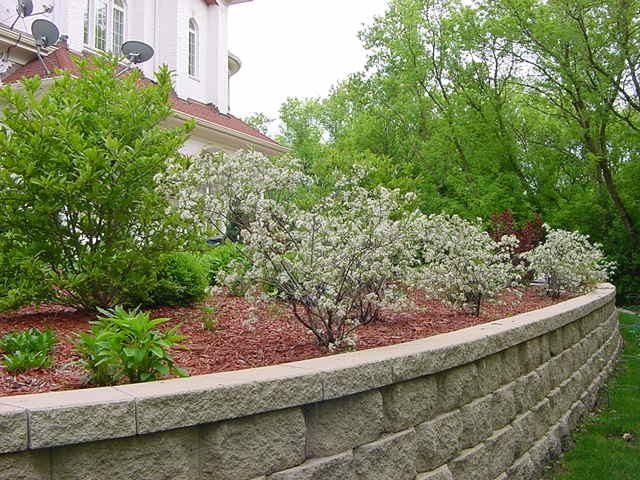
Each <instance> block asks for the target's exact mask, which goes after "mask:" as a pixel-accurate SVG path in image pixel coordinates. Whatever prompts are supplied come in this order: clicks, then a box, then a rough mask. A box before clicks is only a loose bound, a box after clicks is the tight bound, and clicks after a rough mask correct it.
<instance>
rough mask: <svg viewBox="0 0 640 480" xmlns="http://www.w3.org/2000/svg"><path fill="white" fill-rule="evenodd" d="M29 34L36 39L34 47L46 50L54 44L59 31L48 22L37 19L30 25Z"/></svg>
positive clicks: (58, 36)
mask: <svg viewBox="0 0 640 480" xmlns="http://www.w3.org/2000/svg"><path fill="white" fill-rule="evenodd" d="M31 33H32V34H33V38H35V39H36V45H37V46H38V47H41V48H47V47H50V46H51V45H53V44H55V43H56V42H57V41H58V39H59V38H60V30H58V27H56V25H55V24H54V23H52V22H50V21H49V20H44V19H42V18H39V19H37V20H34V21H33V23H32V24H31Z"/></svg>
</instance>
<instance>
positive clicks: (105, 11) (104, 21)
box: [84, 0, 127, 53]
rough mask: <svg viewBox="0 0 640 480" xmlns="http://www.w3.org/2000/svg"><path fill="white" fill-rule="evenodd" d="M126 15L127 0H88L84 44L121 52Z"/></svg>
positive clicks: (124, 35)
mask: <svg viewBox="0 0 640 480" xmlns="http://www.w3.org/2000/svg"><path fill="white" fill-rule="evenodd" d="M126 15H127V6H126V0H87V3H86V10H85V14H84V44H85V45H86V46H87V47H89V48H95V49H97V50H103V51H107V50H109V51H112V52H114V53H119V52H120V47H121V46H122V44H123V43H124V41H125V37H126Z"/></svg>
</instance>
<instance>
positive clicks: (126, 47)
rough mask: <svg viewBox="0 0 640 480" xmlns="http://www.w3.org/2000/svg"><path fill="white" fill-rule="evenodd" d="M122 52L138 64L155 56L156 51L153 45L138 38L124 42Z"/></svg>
mask: <svg viewBox="0 0 640 480" xmlns="http://www.w3.org/2000/svg"><path fill="white" fill-rule="evenodd" d="M121 50H122V54H123V55H124V56H125V57H127V59H128V60H129V61H130V62H131V63H135V64H136V65H137V64H139V63H144V62H146V61H147V60H150V59H151V57H153V54H154V51H153V48H152V47H151V45H147V44H146V43H144V42H139V41H137V40H129V41H128V42H125V43H123V44H122V49H121Z"/></svg>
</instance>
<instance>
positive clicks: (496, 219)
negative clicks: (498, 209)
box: [489, 210, 545, 254]
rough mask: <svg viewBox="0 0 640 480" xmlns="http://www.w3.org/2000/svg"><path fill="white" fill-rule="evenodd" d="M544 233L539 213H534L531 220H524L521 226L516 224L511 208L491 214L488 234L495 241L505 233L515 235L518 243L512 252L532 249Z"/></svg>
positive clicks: (539, 241)
mask: <svg viewBox="0 0 640 480" xmlns="http://www.w3.org/2000/svg"><path fill="white" fill-rule="evenodd" d="M544 234H545V230H544V225H543V223H542V217H541V216H540V215H536V216H535V217H534V219H533V220H529V221H527V222H525V223H524V224H523V225H522V227H518V226H517V225H516V221H515V218H514V217H513V213H512V212H511V210H505V211H503V212H502V213H494V214H493V215H491V225H490V227H489V235H491V238H493V239H494V240H495V241H496V242H498V241H500V239H501V238H502V237H504V236H505V235H512V236H514V237H516V239H517V240H518V245H517V246H516V248H515V251H514V253H517V254H520V253H524V252H528V251H530V250H533V249H534V248H535V247H537V246H538V245H539V244H540V243H541V242H542V241H543V240H544Z"/></svg>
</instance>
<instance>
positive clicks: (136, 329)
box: [77, 307, 185, 385]
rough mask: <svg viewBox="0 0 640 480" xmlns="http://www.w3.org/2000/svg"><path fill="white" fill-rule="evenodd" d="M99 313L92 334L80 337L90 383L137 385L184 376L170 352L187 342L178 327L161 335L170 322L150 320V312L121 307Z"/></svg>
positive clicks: (81, 351) (83, 362)
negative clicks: (124, 380)
mask: <svg viewBox="0 0 640 480" xmlns="http://www.w3.org/2000/svg"><path fill="white" fill-rule="evenodd" d="M100 313H101V315H100V316H99V317H98V319H97V320H95V321H93V322H91V331H90V332H82V333H80V334H79V335H78V340H77V347H78V351H79V352H80V355H81V357H82V364H83V366H84V367H85V369H86V370H87V371H88V372H89V382H90V383H93V384H96V385H113V384H116V383H119V382H121V381H122V380H123V379H125V378H126V379H127V380H128V381H129V382H130V383H138V382H148V381H151V380H157V379H159V378H163V377H166V376H167V375H170V374H174V375H178V376H183V375H185V373H184V371H183V370H182V369H180V368H178V367H177V366H176V365H175V362H174V359H173V357H172V356H171V355H170V354H169V352H168V350H169V349H170V348H172V347H174V348H175V347H176V346H178V344H179V342H181V341H182V340H183V339H184V337H182V336H181V335H180V334H179V333H178V330H179V326H178V325H175V326H173V327H171V328H169V329H167V330H164V331H162V330H160V329H159V328H158V327H159V326H160V325H162V324H164V323H166V322H167V321H168V319H166V318H154V319H151V318H150V317H149V314H148V313H147V312H140V311H138V310H134V311H126V310H125V309H123V308H122V307H116V308H114V309H113V310H100Z"/></svg>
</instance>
